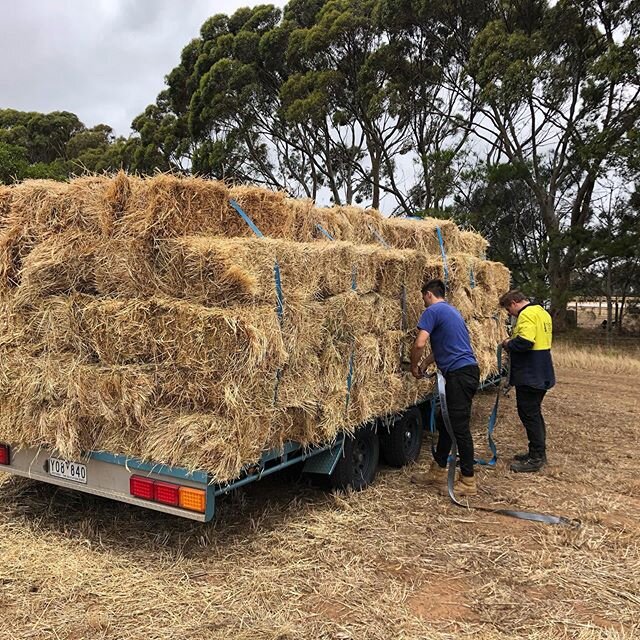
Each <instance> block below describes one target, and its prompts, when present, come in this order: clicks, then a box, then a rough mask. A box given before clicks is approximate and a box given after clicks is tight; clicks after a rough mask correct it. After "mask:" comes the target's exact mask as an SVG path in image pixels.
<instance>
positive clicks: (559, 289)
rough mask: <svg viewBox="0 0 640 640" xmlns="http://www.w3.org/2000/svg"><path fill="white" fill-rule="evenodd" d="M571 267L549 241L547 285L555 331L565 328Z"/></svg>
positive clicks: (556, 246)
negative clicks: (548, 286)
mask: <svg viewBox="0 0 640 640" xmlns="http://www.w3.org/2000/svg"><path fill="white" fill-rule="evenodd" d="M570 280H571V269H570V268H569V266H568V265H567V264H565V263H564V262H563V261H562V255H561V253H560V248H559V247H558V245H557V244H556V243H554V242H553V241H551V242H550V243H549V285H550V289H551V292H550V299H551V309H550V313H551V318H552V319H553V328H554V330H555V331H559V332H562V331H565V330H566V328H567V302H568V301H569V297H570V290H569V285H570Z"/></svg>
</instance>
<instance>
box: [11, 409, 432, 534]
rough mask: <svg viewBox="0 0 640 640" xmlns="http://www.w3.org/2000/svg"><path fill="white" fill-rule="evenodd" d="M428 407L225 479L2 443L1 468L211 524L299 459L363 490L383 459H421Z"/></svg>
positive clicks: (312, 471)
mask: <svg viewBox="0 0 640 640" xmlns="http://www.w3.org/2000/svg"><path fill="white" fill-rule="evenodd" d="M425 410H426V409H425V407H424V406H423V405H416V406H415V407H412V408H411V409H409V410H407V411H406V412H403V413H402V414H401V415H397V416H392V417H388V418H382V419H380V420H376V421H374V422H372V423H369V424H366V425H363V426H361V427H360V428H358V429H357V430H356V432H355V433H354V434H353V435H347V434H343V433H341V434H339V436H338V437H337V438H336V439H335V440H334V441H333V442H331V443H328V444H326V445H323V446H314V447H303V446H301V445H300V444H298V443H296V442H287V443H285V444H284V446H283V447H282V448H281V449H272V450H270V451H266V452H264V453H263V455H262V456H261V458H260V461H259V462H258V463H257V464H254V465H250V466H248V467H246V468H245V469H244V470H243V472H242V473H241V474H240V476H239V477H238V478H237V479H235V480H233V481H231V482H227V483H216V481H215V479H213V478H212V477H211V475H210V474H208V473H207V472H206V471H198V470H196V471H192V470H189V469H185V468H182V467H177V466H168V465H164V464H154V463H152V462H146V461H143V460H138V459H136V458H131V457H127V456H123V455H118V454H115V453H111V452H106V451H91V452H88V453H86V454H84V455H82V456H81V457H80V458H79V459H78V460H65V459H63V458H61V457H60V456H59V455H58V454H56V452H55V451H50V450H47V449H43V448H23V449H16V450H13V449H12V448H11V447H10V446H9V445H7V444H2V443H0V472H6V473H9V474H14V475H17V476H22V477H25V478H30V479H32V480H38V481H41V482H46V483H49V484H53V485H56V486H58V487H62V488H65V489H70V490H74V491H82V492H84V493H90V494H93V495H97V496H101V497H103V498H109V499H112V500H119V501H121V502H126V503H128V504H133V505H136V506H139V507H144V508H147V509H153V510H155V511H161V512H163V513H168V514H171V515H175V516H181V517H184V518H190V519H192V520H198V521H200V522H208V521H210V520H211V519H213V517H214V516H215V513H216V499H217V498H218V497H220V496H223V495H225V494H228V493H230V492H231V491H233V490H235V489H238V488H239V487H242V486H244V485H247V484H250V483H252V482H256V481H258V480H261V479H262V478H265V477H267V476H269V475H272V474H274V473H277V472H279V471H282V470H283V469H286V468H287V467H291V466H293V465H300V466H301V472H302V474H304V475H308V476H316V477H324V478H327V479H328V480H329V483H330V485H331V486H332V487H334V488H338V489H344V488H346V487H347V486H351V487H353V488H354V489H356V490H360V489H363V488H365V487H366V486H367V485H369V484H370V483H371V482H372V481H373V479H374V477H375V474H376V469H377V466H378V461H379V458H380V457H382V458H383V459H384V460H385V461H386V462H387V463H388V464H390V465H392V466H396V467H400V466H403V465H405V464H408V463H409V462H412V461H414V460H415V459H417V457H418V456H419V455H420V449H421V446H422V438H423V431H424V416H425V414H424V411H425Z"/></svg>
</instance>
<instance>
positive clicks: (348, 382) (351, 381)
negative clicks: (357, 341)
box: [345, 346, 355, 409]
mask: <svg viewBox="0 0 640 640" xmlns="http://www.w3.org/2000/svg"><path fill="white" fill-rule="evenodd" d="M354 351H355V346H352V347H351V355H350V356H349V373H348V374H347V398H346V402H345V409H349V402H350V401H351V385H352V384H353V360H354V357H355V354H354Z"/></svg>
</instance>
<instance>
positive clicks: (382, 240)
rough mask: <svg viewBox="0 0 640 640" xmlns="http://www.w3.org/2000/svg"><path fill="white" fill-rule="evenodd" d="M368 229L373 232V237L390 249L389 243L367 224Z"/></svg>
mask: <svg viewBox="0 0 640 640" xmlns="http://www.w3.org/2000/svg"><path fill="white" fill-rule="evenodd" d="M368 227H369V231H371V233H372V234H373V237H374V238H375V239H376V240H377V241H378V242H379V243H380V244H381V245H382V246H383V247H385V248H386V249H390V248H391V247H390V246H389V243H388V242H387V241H386V240H385V239H384V238H383V237H382V236H381V235H380V234H379V233H378V232H377V231H376V230H375V229H374V228H373V226H371V225H368Z"/></svg>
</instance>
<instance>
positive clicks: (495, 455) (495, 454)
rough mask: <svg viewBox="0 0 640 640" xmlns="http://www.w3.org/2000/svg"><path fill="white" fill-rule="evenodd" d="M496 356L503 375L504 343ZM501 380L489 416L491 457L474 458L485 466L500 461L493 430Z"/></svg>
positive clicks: (499, 346)
mask: <svg viewBox="0 0 640 640" xmlns="http://www.w3.org/2000/svg"><path fill="white" fill-rule="evenodd" d="M496 356H497V358H498V375H499V376H502V345H501V344H499V345H498V349H497V351H496ZM501 382H502V377H500V378H498V390H497V392H496V401H495V402H494V403H493V409H492V410H491V415H490V416H489V424H488V425H487V441H488V442H489V449H490V450H491V459H490V460H485V459H483V458H477V459H476V460H474V462H475V463H476V464H480V465H483V466H485V467H495V466H496V462H498V449H497V447H496V443H495V442H494V441H493V432H494V430H495V428H496V422H497V421H498V407H499V405H500V396H501V395H502V389H501V387H500V383H501Z"/></svg>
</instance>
